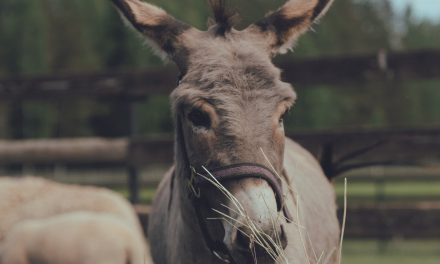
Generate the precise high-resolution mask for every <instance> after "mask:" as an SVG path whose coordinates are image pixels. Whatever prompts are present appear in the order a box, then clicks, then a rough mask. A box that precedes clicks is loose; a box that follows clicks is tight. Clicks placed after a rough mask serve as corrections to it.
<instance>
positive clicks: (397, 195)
mask: <svg viewBox="0 0 440 264" xmlns="http://www.w3.org/2000/svg"><path fill="white" fill-rule="evenodd" d="M335 189H336V193H337V195H338V203H341V202H342V196H343V193H344V186H343V184H342V183H341V182H337V183H336V184H335ZM117 191H118V192H120V193H121V194H123V195H124V196H125V197H128V192H127V190H126V189H118V190H117ZM155 191H156V189H155V188H142V189H141V191H140V200H141V202H142V203H144V204H151V202H152V199H153V197H154V193H155ZM377 191H378V189H377V185H376V184H375V183H374V182H367V183H359V182H355V183H350V181H348V191H347V193H348V201H349V203H362V202H365V201H375V199H376V194H377ZM382 191H383V195H384V196H383V198H384V201H422V200H423V201H427V200H428V201H440V182H387V183H385V184H384V185H383V189H382ZM342 263H344V264H418V263H421V264H440V240H389V241H378V240H356V239H346V240H344V245H343V257H342Z"/></svg>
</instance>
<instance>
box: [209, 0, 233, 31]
mask: <svg viewBox="0 0 440 264" xmlns="http://www.w3.org/2000/svg"><path fill="white" fill-rule="evenodd" d="M226 2H227V1H226V0H209V5H210V6H211V10H212V13H213V15H214V19H215V22H214V21H212V19H210V20H209V21H208V25H209V26H216V29H215V34H216V35H218V36H224V35H225V34H226V33H228V32H230V31H231V30H232V28H233V27H234V26H235V25H237V24H238V23H239V22H240V17H239V16H238V13H237V12H236V11H235V10H233V9H228V8H227V4H226Z"/></svg>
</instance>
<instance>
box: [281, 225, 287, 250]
mask: <svg viewBox="0 0 440 264" xmlns="http://www.w3.org/2000/svg"><path fill="white" fill-rule="evenodd" d="M280 229H281V231H280V233H281V234H280V242H281V246H282V247H283V249H285V248H286V247H287V244H288V241H287V236H286V232H285V231H284V226H283V225H281V226H280Z"/></svg>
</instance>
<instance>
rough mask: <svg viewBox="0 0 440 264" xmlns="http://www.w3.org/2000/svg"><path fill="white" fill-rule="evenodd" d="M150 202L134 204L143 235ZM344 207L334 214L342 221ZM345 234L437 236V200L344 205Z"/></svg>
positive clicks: (439, 206) (439, 222)
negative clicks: (143, 204) (140, 204)
mask: <svg viewBox="0 0 440 264" xmlns="http://www.w3.org/2000/svg"><path fill="white" fill-rule="evenodd" d="M150 210H151V208H150V206H136V212H137V213H138V216H139V219H140V221H141V224H142V227H143V228H144V232H145V235H148V234H147V228H146V227H147V226H148V215H149V213H150ZM343 213H344V212H343V208H339V209H338V212H337V215H338V218H339V220H340V222H341V223H342V216H343ZM344 237H346V238H380V239H390V238H395V237H398V238H409V239H410V238H418V239H420V238H423V239H438V238H439V237H440V203H439V202H422V203H412V204H399V203H394V204H390V203H386V204H364V205H359V206H350V207H348V208H347V219H346V226H345V232H344Z"/></svg>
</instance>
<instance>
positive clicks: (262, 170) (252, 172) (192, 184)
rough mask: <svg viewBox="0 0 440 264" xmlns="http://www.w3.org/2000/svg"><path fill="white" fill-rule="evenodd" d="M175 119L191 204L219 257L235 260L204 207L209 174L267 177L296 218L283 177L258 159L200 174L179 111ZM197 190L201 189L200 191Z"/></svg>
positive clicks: (279, 201)
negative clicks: (216, 238)
mask: <svg viewBox="0 0 440 264" xmlns="http://www.w3.org/2000/svg"><path fill="white" fill-rule="evenodd" d="M178 85H180V79H179V81H178ZM175 122H176V142H177V145H178V149H179V152H180V156H181V159H182V166H183V170H184V173H185V177H186V178H187V179H188V182H189V184H188V187H189V188H190V195H189V198H190V200H191V204H192V205H193V208H194V211H195V214H196V216H197V221H198V223H199V227H200V231H201V232H202V234H203V237H204V240H205V243H206V245H207V246H208V248H209V249H210V251H211V252H212V253H213V254H214V255H215V256H216V257H218V258H219V259H220V260H222V261H224V262H227V263H230V262H231V261H232V262H233V259H232V257H231V256H230V255H229V254H228V253H224V252H228V250H227V248H226V246H225V245H224V244H223V243H221V242H216V241H213V240H212V238H211V236H210V235H209V231H208V228H207V226H206V223H205V220H204V218H203V216H202V213H201V210H200V199H199V197H200V190H203V187H204V186H206V185H209V184H211V183H210V182H209V181H208V180H207V179H206V178H208V179H211V178H212V177H214V178H215V179H216V180H217V181H219V182H222V181H227V180H231V179H239V178H260V179H265V180H266V181H267V182H268V183H269V185H270V186H271V187H272V189H273V190H274V192H275V194H276V200H277V209H278V211H280V210H281V207H283V208H282V209H283V211H284V215H285V217H286V218H287V220H288V221H287V222H288V223H290V222H292V221H293V218H292V216H291V215H290V213H289V210H288V209H287V207H286V206H282V205H283V204H284V195H283V190H282V188H281V180H280V179H278V178H277V177H276V176H275V175H274V173H273V172H272V171H271V170H270V169H268V168H266V167H264V166H262V165H260V164H254V163H242V164H234V165H230V166H225V167H220V168H215V169H213V170H210V171H209V173H208V172H205V173H200V174H201V175H203V176H204V177H206V178H204V177H202V176H199V175H196V173H194V171H195V170H194V168H192V167H191V165H190V161H189V158H188V153H187V150H186V145H185V138H184V134H183V127H182V119H181V118H180V116H178V115H176V116H175ZM193 170H194V171H193ZM174 177H175V173H174V174H173V179H172V182H171V192H172V189H173V185H174ZM191 188H192V189H191ZM197 190H198V191H197ZM196 192H198V194H197V193H196ZM170 203H171V200H170ZM218 253H222V254H227V255H228V257H229V260H225V259H224V258H222V257H221V256H220V255H219V254H218Z"/></svg>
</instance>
